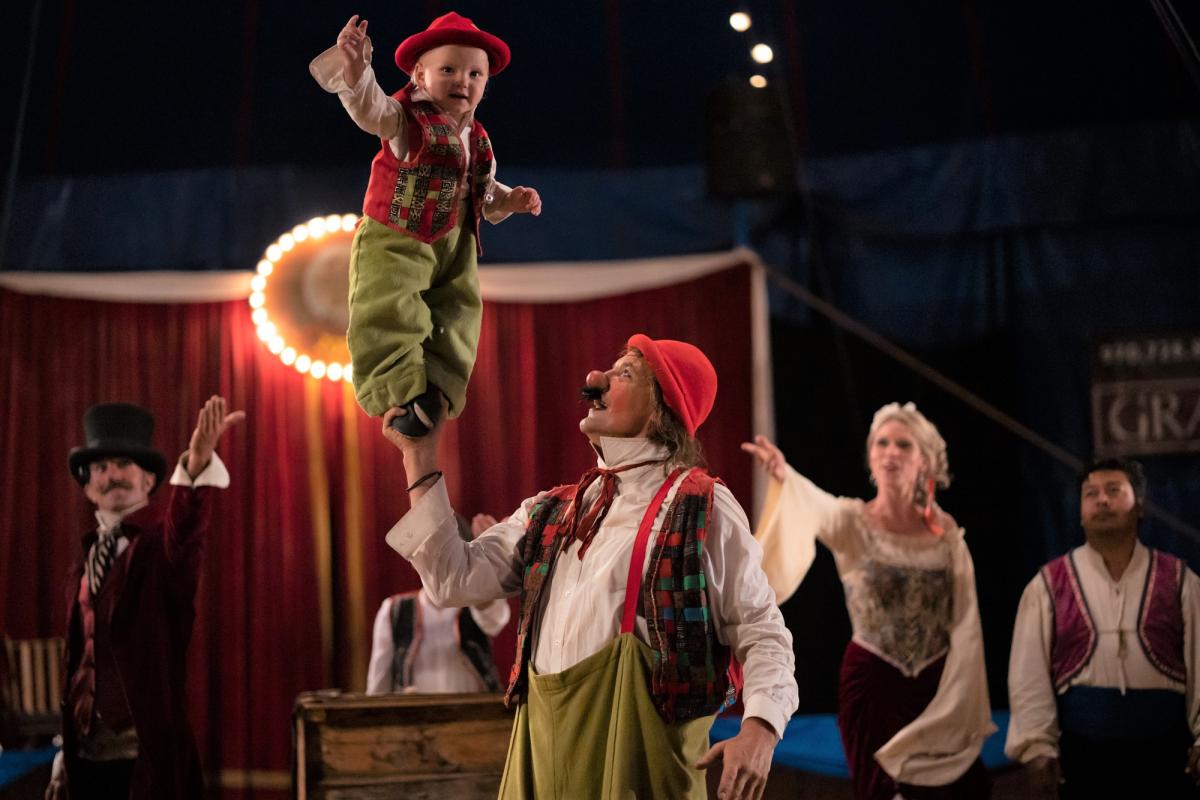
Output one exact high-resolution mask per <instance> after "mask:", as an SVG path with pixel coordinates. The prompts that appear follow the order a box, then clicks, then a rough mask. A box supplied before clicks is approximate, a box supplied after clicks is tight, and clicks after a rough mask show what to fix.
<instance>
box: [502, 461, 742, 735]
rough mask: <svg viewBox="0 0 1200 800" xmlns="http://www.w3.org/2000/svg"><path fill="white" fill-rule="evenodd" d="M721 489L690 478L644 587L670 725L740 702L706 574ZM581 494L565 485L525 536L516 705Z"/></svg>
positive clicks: (658, 689)
mask: <svg viewBox="0 0 1200 800" xmlns="http://www.w3.org/2000/svg"><path fill="white" fill-rule="evenodd" d="M716 483H717V479H716V478H713V477H712V476H710V475H708V474H707V473H705V472H703V471H701V470H698V469H694V470H692V471H691V472H689V473H688V474H687V475H686V476H685V477H684V478H683V481H682V483H681V484H680V486H679V489H678V490H677V491H676V493H675V499H674V500H673V501H672V503H671V505H670V507H669V508H668V510H667V514H666V517H665V518H664V521H663V524H662V526H661V528H660V529H659V530H658V532H657V534H656V536H655V539H654V542H653V546H652V548H651V553H650V564H649V567H648V568H647V570H646V576H645V579H644V581H643V583H642V592H641V607H642V610H643V612H644V616H645V618H646V626H647V629H648V632H649V639H650V642H649V644H650V648H651V649H652V650H653V651H654V673H653V676H652V679H651V687H650V688H651V693H652V695H653V697H654V704H655V706H656V707H657V708H658V711H659V714H661V715H662V717H663V718H664V719H665V720H666V721H668V722H673V721H685V720H689V719H695V718H697V717H701V716H707V715H709V714H712V713H714V712H716V711H718V710H720V709H721V708H723V707H724V706H726V705H729V704H731V703H732V702H733V701H734V699H735V694H736V689H735V687H734V685H733V684H732V683H731V682H730V680H729V674H728V670H729V666H730V654H729V648H728V647H726V646H725V645H722V644H721V643H720V642H718V641H717V635H716V629H715V628H714V626H713V621H712V614H711V613H710V611H709V608H708V594H707V591H706V588H707V581H706V579H705V576H704V569H703V555H702V554H703V552H704V540H705V538H706V536H707V533H708V528H707V525H708V521H709V520H710V519H711V518H712V505H713V487H714V486H715V485H716ZM575 490H576V487H575V486H560V487H558V488H556V489H552V490H551V491H549V492H547V493H546V494H545V495H544V496H543V497H542V498H541V499H540V500H539V501H538V503H537V504H536V505H535V506H534V508H533V511H532V513H531V514H530V516H529V525H528V527H527V528H526V529H525V538H524V540H523V541H522V544H521V555H522V560H523V561H524V563H525V578H524V586H523V588H522V593H521V614H520V617H519V618H518V623H517V650H516V659H515V661H514V662H513V667H512V672H511V674H510V675H509V683H508V692H507V693H506V694H505V703H506V704H509V705H511V704H512V702H513V701H514V700H519V699H520V698H521V696H522V694H523V692H524V689H525V681H526V669H527V667H528V664H529V658H530V649H531V645H532V642H531V640H530V635H529V634H530V631H531V628H532V624H533V618H534V615H535V613H536V611H537V609H538V607H539V605H540V602H541V595H542V589H543V588H544V587H545V585H546V581H547V579H548V578H549V576H550V573H551V572H552V571H553V569H554V563H555V561H556V560H557V559H558V556H559V555H560V554H561V553H562V551H563V550H564V549H565V548H566V546H567V545H568V544H569V542H568V541H567V537H566V536H564V535H562V533H563V529H565V528H567V524H566V523H567V522H568V521H569V520H570V518H571V516H570V515H572V514H574V513H575V512H574V509H573V508H572V505H571V500H572V498H573V497H574V494H575ZM632 544H633V542H632V540H630V545H631V546H632Z"/></svg>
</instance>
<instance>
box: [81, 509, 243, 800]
mask: <svg viewBox="0 0 1200 800" xmlns="http://www.w3.org/2000/svg"><path fill="white" fill-rule="evenodd" d="M169 491H170V497H169V498H168V501H167V507H166V510H165V512H164V510H163V509H162V508H161V506H159V505H150V506H147V507H146V508H142V509H139V510H138V511H135V512H134V513H132V514H130V515H129V516H127V517H125V519H123V520H122V521H121V531H122V533H123V534H124V535H126V536H128V537H129V546H128V547H127V548H126V549H125V552H123V553H122V554H121V555H120V557H118V558H117V559H116V560H114V562H113V566H112V568H111V570H110V572H109V574H108V577H107V578H106V579H105V586H104V589H103V590H102V591H101V593H100V596H99V597H98V598H96V603H97V605H96V614H97V623H98V624H99V622H100V619H99V617H100V615H104V617H105V619H106V620H107V621H108V625H109V631H110V637H111V639H110V641H111V647H112V650H113V656H114V658H115V662H116V665H117V670H118V672H119V673H120V685H122V686H124V687H125V696H126V700H127V701H128V703H129V711H130V713H131V714H132V716H133V722H134V726H135V727H136V728H137V734H138V747H139V756H138V760H137V764H136V765H135V767H134V772H133V788H132V792H131V793H130V797H131V798H135V799H136V800H142V799H143V798H144V799H145V800H150V798H156V799H157V798H168V797H169V798H177V799H178V800H187V799H188V798H200V797H201V796H202V794H203V789H204V782H203V781H204V779H203V773H202V772H201V769H200V758H199V755H198V753H197V751H196V742H195V738H194V737H193V735H192V729H191V725H190V723H189V722H188V718H187V702H186V697H185V689H186V686H187V677H186V665H187V647H188V643H189V642H190V641H191V638H192V623H193V621H194V620H195V616H196V612H195V606H194V599H195V596H196V586H197V583H198V581H199V577H200V562H201V554H202V544H203V533H204V531H205V529H206V528H207V526H208V520H209V517H210V515H211V506H212V502H213V499H214V494H213V493H214V492H217V491H220V490H219V489H216V488H214V487H210V486H203V487H198V488H195V489H193V488H190V487H186V486H171V487H170V490H169ZM95 540H96V532H95V531H91V532H89V533H87V534H85V535H84V536H83V550H82V553H81V557H80V561H79V562H78V563H77V564H76V565H75V568H74V569H73V570H72V572H71V580H70V582H69V583H68V585H67V602H68V608H69V609H70V611H69V615H68V621H67V648H66V656H65V660H66V670H65V675H64V680H65V685H66V686H70V680H71V676H72V675H74V674H75V670H76V668H77V667H78V666H79V661H80V658H81V655H82V651H83V627H82V620H81V613H80V608H79V603H78V602H77V595H78V592H79V581H80V579H81V578H82V576H83V555H84V554H86V553H87V551H88V548H90V547H91V545H92V542H94V541H95ZM67 695H68V693H67V692H66V691H64V693H63V696H64V697H67ZM77 742H78V734H77V731H76V730H75V718H74V714H73V713H72V709H71V708H69V707H68V706H67V704H66V702H64V707H63V754H64V760H65V762H66V768H67V780H68V785H69V783H70V778H71V775H72V773H73V772H74V771H75V764H76V763H77V758H78V757H77V755H76V754H77V752H78V746H77Z"/></svg>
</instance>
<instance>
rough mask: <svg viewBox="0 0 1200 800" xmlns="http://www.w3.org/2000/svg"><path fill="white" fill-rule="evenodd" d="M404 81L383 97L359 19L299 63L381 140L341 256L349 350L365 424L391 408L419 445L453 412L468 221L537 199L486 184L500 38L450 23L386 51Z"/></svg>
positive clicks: (463, 346) (464, 356) (471, 320)
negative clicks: (484, 109)
mask: <svg viewBox="0 0 1200 800" xmlns="http://www.w3.org/2000/svg"><path fill="white" fill-rule="evenodd" d="M395 60H396V65H397V66H399V67H400V69H401V70H403V71H404V72H405V73H407V74H408V75H410V76H411V81H410V82H409V84H408V85H407V86H405V87H404V88H403V89H401V90H400V91H398V92H396V93H395V94H394V95H392V96H391V97H389V96H387V95H386V94H385V93H384V92H383V90H382V89H381V88H380V87H379V84H378V82H377V81H376V78H375V73H374V71H373V70H372V68H371V42H370V39H368V38H367V21H366V20H361V21H360V20H359V18H358V16H357V15H355V16H353V17H351V18H350V20H349V21H348V22H347V23H346V25H345V27H343V28H342V30H341V32H340V33H339V34H338V37H337V44H336V45H334V46H333V47H331V48H329V49H328V50H326V51H325V52H324V53H322V54H321V55H319V56H317V58H316V59H314V60H313V62H312V63H311V64H310V65H309V71H310V72H311V73H312V75H313V77H314V78H316V80H317V82H318V83H319V84H320V85H321V87H322V88H324V89H325V90H326V91H329V92H333V93H336V94H337V95H338V98H339V99H340V100H341V101H342V105H343V106H345V108H346V111H347V112H348V113H349V114H350V117H351V119H353V120H354V122H355V123H356V124H357V125H358V126H359V127H360V128H362V129H363V130H365V131H366V132H367V133H371V134H374V135H376V136H378V137H379V138H380V140H381V145H382V146H381V147H380V150H379V153H378V154H377V155H376V156H375V160H374V161H373V162H372V163H371V177H370V180H369V182H368V184H367V193H366V197H365V198H364V200H363V219H362V221H361V222H360V223H359V226H358V230H357V231H356V232H355V234H354V241H353V244H352V245H351V253H350V325H349V329H348V331H347V334H346V340H347V343H348V344H349V347H350V358H351V362H352V364H353V380H354V389H355V395H356V397H357V398H358V402H359V405H360V406H362V408H363V410H364V411H366V412H367V413H368V414H370V415H371V416H377V417H378V416H383V414H384V413H385V412H387V410H388V409H389V408H391V407H393V406H401V407H403V408H405V409H406V410H407V411H409V412H411V413H406V414H404V415H400V416H397V417H394V420H395V421H394V423H393V424H394V425H395V426H396V429H397V430H398V431H400V432H401V433H403V434H405V435H407V436H411V437H419V436H424V435H425V434H426V433H427V432H428V431H429V428H430V427H432V425H433V424H434V423H436V421H437V418H438V416H439V415H440V414H441V413H442V407H443V404H442V397H443V396H445V398H446V407H447V409H448V413H449V416H451V417H456V416H458V415H459V414H460V413H462V409H463V405H464V403H465V402H466V391H467V382H468V380H469V378H470V376H471V369H472V368H473V367H474V365H475V354H476V350H477V348H478V344H479V327H480V319H481V316H482V313H483V302H482V300H481V298H480V295H479V278H478V275H477V267H476V258H477V257H478V256H479V255H480V254H482V252H483V251H482V247H481V246H480V244H479V221H480V219H481V218H486V219H487V220H488V221H489V222H491V223H493V224H494V223H498V222H500V221H502V220H504V219H505V218H507V217H508V216H509V215H510V214H514V213H529V214H533V215H535V216H536V215H538V214H540V213H541V210H542V201H541V198H540V197H539V195H538V193H537V191H536V190H535V189H531V188H527V187H523V186H518V187H515V188H511V189H510V188H509V187H507V186H505V185H504V184H502V183H499V182H497V181H496V159H495V156H494V153H493V151H492V143H491V139H490V138H489V137H488V135H487V131H485V130H484V128H483V125H481V124H480V123H479V121H478V120H477V119H476V118H475V109H476V107H477V106H478V105H479V101H480V100H482V99H483V95H484V90H485V88H486V87H487V82H488V78H489V77H491V76H493V75H497V74H499V73H500V72H501V71H503V70H504V68H505V67H507V66H508V63H509V60H510V53H509V49H508V45H507V44H505V43H504V41H503V40H501V39H499V38H498V37H496V36H493V35H492V34H490V33H487V32H485V31H482V30H480V29H479V28H477V27H476V26H475V25H474V23H472V22H471V20H469V19H467V18H466V17H463V16H460V15H458V14H456V13H454V12H450V13H448V14H444V15H442V16H440V17H438V18H437V19H435V20H434V21H433V22H432V23H431V24H430V25H429V27H428V28H427V29H426V30H424V31H421V32H420V33H416V34H414V35H412V36H409V37H408V38H407V39H405V40H404V41H403V42H401V44H400V46H399V47H398V48H397V49H396V56H395Z"/></svg>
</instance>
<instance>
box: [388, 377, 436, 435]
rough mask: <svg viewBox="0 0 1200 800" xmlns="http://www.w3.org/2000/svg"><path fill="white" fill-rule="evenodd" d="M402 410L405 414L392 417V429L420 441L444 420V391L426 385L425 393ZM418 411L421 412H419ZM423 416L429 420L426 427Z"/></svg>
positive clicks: (406, 404)
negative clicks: (439, 421)
mask: <svg viewBox="0 0 1200 800" xmlns="http://www.w3.org/2000/svg"><path fill="white" fill-rule="evenodd" d="M401 408H403V409H404V411H405V413H404V414H400V415H397V416H395V417H392V421H391V423H390V424H391V427H392V429H393V430H396V431H398V432H400V433H402V434H403V435H405V436H407V437H408V438H410V439H420V438H421V437H422V436H424V435H425V434H427V433H429V431H431V430H432V429H433V427H434V426H436V425H437V424H438V420H440V419H441V418H442V390H441V389H439V388H438V387H436V386H434V385H433V384H432V383H430V384H426V386H425V391H424V392H422V393H421V394H419V395H417V396H416V397H414V398H413V399H412V400H409V401H408V402H407V403H405V404H404V405H403V406H401ZM418 409H420V411H419V412H418ZM422 416H423V417H425V419H428V420H429V424H428V425H426V424H425V422H424V421H423V420H422Z"/></svg>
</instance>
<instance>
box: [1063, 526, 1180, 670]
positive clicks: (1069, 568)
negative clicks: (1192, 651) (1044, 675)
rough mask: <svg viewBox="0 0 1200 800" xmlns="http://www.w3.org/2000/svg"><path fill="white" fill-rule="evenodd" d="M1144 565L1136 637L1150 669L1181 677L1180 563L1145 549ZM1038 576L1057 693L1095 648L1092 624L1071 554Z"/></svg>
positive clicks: (1080, 667) (1159, 552) (1173, 558)
mask: <svg viewBox="0 0 1200 800" xmlns="http://www.w3.org/2000/svg"><path fill="white" fill-rule="evenodd" d="M1147 549H1148V550H1149V555H1150V566H1149V568H1148V569H1147V570H1146V584H1145V586H1144V587H1143V588H1142V599H1141V605H1140V606H1139V609H1138V641H1139V642H1140V643H1141V645H1142V650H1143V651H1144V652H1145V653H1146V658H1147V659H1149V661H1150V663H1151V664H1153V665H1154V667H1155V669H1157V670H1158V671H1159V672H1161V673H1162V674H1163V675H1165V676H1167V677H1168V678H1170V679H1171V680H1173V681H1177V682H1180V683H1184V682H1186V680H1187V666H1186V664H1185V662H1184V660H1183V604H1182V602H1181V597H1180V592H1182V590H1183V562H1182V561H1180V560H1179V559H1178V558H1176V557H1175V556H1172V555H1168V554H1167V553H1163V552H1161V551H1158V550H1154V549H1152V548H1147ZM1042 579H1043V580H1044V581H1045V582H1046V589H1047V590H1048V591H1049V592H1050V599H1051V605H1052V607H1053V609H1054V638H1053V641H1052V642H1051V645H1050V672H1051V677H1052V678H1053V680H1054V688H1055V691H1057V692H1060V693H1061V692H1063V691H1064V690H1065V689H1066V688H1067V686H1068V685H1070V683H1071V680H1072V679H1073V678H1074V677H1075V676H1076V675H1078V674H1079V673H1080V672H1081V671H1082V670H1083V668H1084V667H1085V666H1087V664H1088V662H1089V661H1091V659H1092V654H1093V653H1095V652H1096V623H1095V622H1094V621H1093V620H1092V614H1091V611H1090V610H1089V609H1088V605H1087V598H1085V597H1084V596H1083V589H1082V586H1081V584H1080V581H1079V572H1078V571H1077V570H1076V568H1075V559H1074V557H1073V553H1068V554H1066V555H1065V556H1062V557H1060V558H1057V559H1055V560H1054V561H1051V562H1050V563H1049V564H1047V565H1046V566H1045V567H1043V568H1042Z"/></svg>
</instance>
